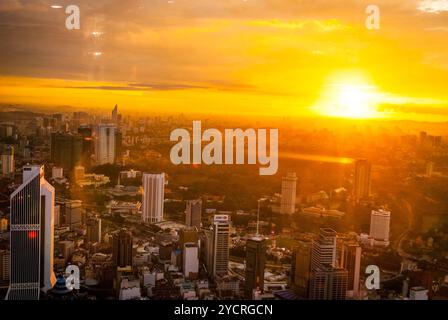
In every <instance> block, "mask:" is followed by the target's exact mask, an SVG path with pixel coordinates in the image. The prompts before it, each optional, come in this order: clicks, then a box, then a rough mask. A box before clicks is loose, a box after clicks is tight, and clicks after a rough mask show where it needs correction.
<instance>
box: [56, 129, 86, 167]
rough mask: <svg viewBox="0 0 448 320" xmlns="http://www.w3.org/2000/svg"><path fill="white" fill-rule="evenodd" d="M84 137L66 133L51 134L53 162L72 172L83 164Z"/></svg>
mask: <svg viewBox="0 0 448 320" xmlns="http://www.w3.org/2000/svg"><path fill="white" fill-rule="evenodd" d="M81 155H82V136H80V135H78V134H71V133H65V132H54V133H52V134H51V161H52V162H53V163H54V164H55V165H57V166H60V167H63V168H64V169H65V170H67V171H70V170H72V169H73V168H74V167H75V166H76V165H78V164H79V163H80V162H81Z"/></svg>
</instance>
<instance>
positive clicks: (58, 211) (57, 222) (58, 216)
mask: <svg viewBox="0 0 448 320" xmlns="http://www.w3.org/2000/svg"><path fill="white" fill-rule="evenodd" d="M54 225H55V227H59V226H60V225H61V206H60V205H55V206H54Z"/></svg>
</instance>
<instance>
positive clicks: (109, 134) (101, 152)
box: [95, 124, 117, 165]
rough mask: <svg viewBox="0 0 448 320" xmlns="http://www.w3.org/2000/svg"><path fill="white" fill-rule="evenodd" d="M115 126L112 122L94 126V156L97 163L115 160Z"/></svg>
mask: <svg viewBox="0 0 448 320" xmlns="http://www.w3.org/2000/svg"><path fill="white" fill-rule="evenodd" d="M116 131H117V129H116V127H115V125H112V124H100V125H98V127H97V128H96V140H95V142H96V145H95V157H96V162H97V164H100V165H101V164H106V163H114V162H115V145H116V141H115V134H116Z"/></svg>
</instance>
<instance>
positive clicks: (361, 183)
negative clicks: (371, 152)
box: [353, 159, 372, 201]
mask: <svg viewBox="0 0 448 320" xmlns="http://www.w3.org/2000/svg"><path fill="white" fill-rule="evenodd" d="M371 168H372V165H371V164H370V162H369V161H368V160H366V159H358V160H356V161H355V181H354V186H353V197H354V199H355V200H356V201H359V200H363V199H368V198H369V197H370V188H371V178H370V172H371Z"/></svg>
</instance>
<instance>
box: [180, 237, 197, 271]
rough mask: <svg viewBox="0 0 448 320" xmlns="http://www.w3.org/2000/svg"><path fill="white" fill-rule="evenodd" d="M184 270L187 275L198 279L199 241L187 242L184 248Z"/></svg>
mask: <svg viewBox="0 0 448 320" xmlns="http://www.w3.org/2000/svg"><path fill="white" fill-rule="evenodd" d="M182 251H183V252H182V258H183V264H182V270H183V271H184V275H185V277H187V278H189V279H196V278H197V276H198V273H199V248H198V244H197V243H193V242H187V243H185V244H184V246H183V248H182Z"/></svg>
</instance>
